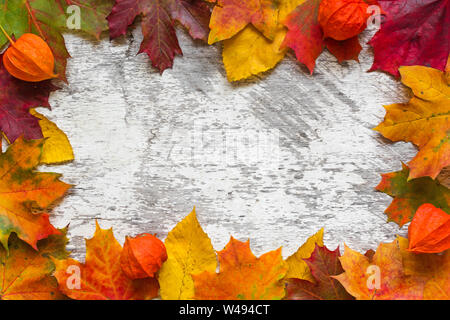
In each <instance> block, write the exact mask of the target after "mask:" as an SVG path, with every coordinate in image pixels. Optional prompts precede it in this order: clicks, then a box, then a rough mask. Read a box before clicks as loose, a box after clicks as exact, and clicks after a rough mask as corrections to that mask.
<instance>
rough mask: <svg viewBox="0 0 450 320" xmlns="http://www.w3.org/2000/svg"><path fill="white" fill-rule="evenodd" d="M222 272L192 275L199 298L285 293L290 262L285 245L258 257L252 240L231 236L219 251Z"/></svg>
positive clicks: (247, 297) (267, 296)
mask: <svg viewBox="0 0 450 320" xmlns="http://www.w3.org/2000/svg"><path fill="white" fill-rule="evenodd" d="M218 255H219V265H220V273H216V272H212V271H205V272H202V273H199V274H194V275H192V277H193V279H194V284H195V298H196V299H198V300H236V299H241V300H255V299H257V300H261V299H262V300H275V299H282V298H283V297H284V295H285V289H284V283H283V278H284V276H285V275H286V272H287V269H288V267H287V264H286V262H284V261H283V258H282V257H281V248H279V249H278V250H275V251H270V252H268V253H265V254H263V255H262V256H261V257H259V258H256V257H255V255H254V254H253V253H252V251H251V250H250V242H249V241H247V242H241V241H238V240H236V239H234V238H233V237H231V239H230V242H229V243H228V244H227V245H226V246H225V248H224V249H223V250H222V251H219V252H218Z"/></svg>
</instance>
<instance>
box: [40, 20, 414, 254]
mask: <svg viewBox="0 0 450 320" xmlns="http://www.w3.org/2000/svg"><path fill="white" fill-rule="evenodd" d="M178 34H179V37H180V44H181V47H182V49H183V51H184V57H179V58H176V60H175V65H174V68H173V69H172V70H167V71H166V72H164V74H163V75H162V76H160V75H159V73H158V72H156V71H155V70H154V69H152V68H151V65H150V62H149V61H148V59H147V57H146V56H144V55H139V56H136V53H137V52H138V48H139V44H140V41H141V39H142V36H141V33H140V30H139V28H135V30H134V31H133V32H132V33H130V34H129V35H128V37H127V38H123V39H122V40H119V41H113V42H110V41H109V40H108V39H107V37H104V39H103V40H102V41H101V42H98V43H96V42H93V41H92V39H88V38H84V37H82V36H80V35H73V34H72V35H67V36H66V42H67V46H68V49H69V52H70V53H71V55H72V56H73V58H72V59H70V60H69V65H68V78H69V82H70V84H69V85H68V86H64V88H63V89H62V90H61V91H59V92H57V93H55V94H53V95H52V96H51V104H52V106H53V110H52V111H50V112H46V111H43V113H45V114H46V115H47V116H48V117H49V118H50V119H51V120H53V121H55V122H56V123H57V124H58V125H59V127H60V128H61V129H63V130H64V131H65V132H66V133H67V135H68V136H69V138H70V140H71V142H72V145H73V148H74V151H75V156H76V161H75V162H73V163H71V164H67V165H63V166H56V167H54V166H52V167H50V168H42V169H41V170H49V169H50V170H51V171H57V172H61V173H63V174H64V181H66V182H68V183H72V184H75V185H76V187H75V188H74V189H73V190H72V191H71V192H70V194H69V195H68V196H67V197H66V198H65V200H64V201H63V202H62V203H61V204H60V205H59V206H57V207H56V208H55V210H54V211H53V215H52V222H53V223H54V224H55V225H57V226H58V227H62V226H64V225H66V224H67V223H69V222H70V237H71V242H70V249H71V250H73V252H74V255H75V256H76V257H83V256H84V250H85V248H84V240H83V238H84V237H91V236H92V234H93V232H94V229H95V219H98V221H99V223H100V225H101V226H102V227H104V228H106V227H110V226H113V227H114V230H115V234H116V236H117V238H118V239H119V241H121V242H122V241H123V238H124V236H125V235H127V234H131V235H135V234H138V233H141V232H151V233H157V234H158V235H160V236H161V237H162V238H165V236H166V234H167V232H168V231H170V230H171V229H172V228H173V227H174V226H175V224H176V223H177V222H178V221H180V220H181V219H182V218H183V217H184V216H185V215H187V214H188V213H189V212H190V211H191V210H192V207H193V206H196V208H197V212H198V218H199V220H200V222H201V224H202V226H203V227H204V229H205V230H206V232H207V233H208V234H209V236H210V237H211V239H212V242H213V245H214V247H215V248H216V249H218V250H219V249H222V248H223V246H224V245H225V244H226V243H227V241H228V240H229V237H230V235H233V236H235V237H237V238H238V239H241V240H244V239H247V238H250V239H251V245H252V248H253V250H254V251H255V253H257V254H258V255H259V254H262V253H263V252H265V251H267V250H272V249H275V248H277V247H279V246H283V248H284V249H283V255H284V256H288V255H290V254H292V253H293V252H294V251H295V250H296V249H297V247H298V246H299V245H300V244H302V243H303V242H304V241H305V240H306V238H307V237H308V236H310V235H311V234H313V233H314V232H316V231H317V230H318V229H319V228H321V227H325V231H326V233H325V241H326V244H327V245H328V246H329V247H331V248H334V247H335V246H337V245H338V244H339V245H341V246H342V244H343V243H344V242H345V243H346V244H348V245H350V246H351V247H352V248H354V249H358V250H366V249H369V248H376V246H377V244H378V243H379V242H382V241H391V240H392V239H394V237H395V235H396V234H397V233H401V234H404V233H405V230H406V229H405V228H404V229H403V230H399V229H398V227H397V225H395V224H393V223H390V224H387V223H386V216H385V215H384V214H383V211H384V209H385V208H386V207H387V206H388V204H389V202H390V201H391V199H390V197H388V196H386V195H384V194H382V193H378V192H375V191H374V187H375V186H376V185H377V184H378V182H379V174H380V173H382V172H389V171H394V170H399V169H400V168H401V163H400V161H401V160H403V161H405V162H406V161H409V160H410V159H411V158H412V156H413V155H414V153H415V150H414V148H413V147H412V146H411V145H409V144H404V143H397V144H391V143H389V142H388V141H386V140H385V139H383V138H381V137H380V135H378V134H377V133H376V132H374V131H372V130H371V128H373V127H374V126H375V125H376V124H378V123H379V121H380V120H381V119H382V118H383V116H384V109H383V108H382V105H383V104H390V103H393V102H399V101H406V100H407V97H408V92H407V90H406V89H405V88H404V87H403V86H402V85H401V84H400V83H399V82H398V81H396V80H394V79H393V78H391V77H390V76H387V75H385V74H383V73H379V72H375V73H367V72H366V70H368V69H369V67H370V65H371V62H372V53H371V51H370V49H369V48H367V47H365V48H364V52H363V54H362V55H361V56H360V59H361V63H360V64H358V63H356V62H350V63H345V64H344V65H343V66H341V65H339V64H338V63H337V62H336V60H335V58H334V57H332V56H331V55H330V54H328V53H324V54H323V55H322V56H321V57H320V58H319V60H318V63H317V69H316V71H315V74H314V75H313V76H310V75H309V74H308V73H307V72H306V71H305V69H304V68H303V67H301V66H299V64H298V63H297V62H296V61H295V59H294V58H293V57H292V56H288V57H287V58H286V59H285V60H284V61H283V62H282V63H281V64H280V65H279V66H278V67H277V68H276V69H275V70H273V71H272V72H269V73H267V74H265V75H264V76H261V77H256V78H254V79H252V80H251V81H246V82H243V83H240V84H230V83H228V82H227V80H226V76H225V71H224V68H223V65H222V62H221V49H220V46H216V47H214V46H206V45H203V44H202V43H199V42H194V41H192V40H191V39H190V38H189V37H188V36H187V35H186V34H185V32H183V31H180V32H178ZM365 39H366V40H367V39H368V35H366V37H365ZM240 129H243V130H250V131H249V132H250V137H252V132H253V133H255V132H256V131H259V132H260V134H262V136H264V135H265V136H267V137H272V138H273V137H275V138H276V136H277V134H278V136H279V140H278V141H279V142H277V140H275V141H272V142H270V141H269V142H268V143H267V144H265V145H263V147H265V148H266V149H265V150H270V148H272V149H273V150H274V153H273V154H272V155H273V156H278V159H279V163H275V165H274V162H273V161H272V162H269V163H267V162H268V161H267V159H266V158H259V159H258V160H260V162H259V163H255V161H253V162H249V161H234V162H231V163H227V161H225V160H224V159H225V156H229V155H230V154H231V153H232V152H234V151H235V149H234V147H237V149H238V150H246V149H245V148H247V147H246V141H245V139H241V140H238V141H237V145H235V146H234V147H227V148H225V151H226V152H227V154H225V155H224V154H221V153H220V152H221V150H222V151H223V149H221V146H220V145H219V146H217V143H216V145H215V146H214V147H215V148H213V147H211V145H210V144H208V143H209V142H210V141H209V140H208V137H211V136H214V137H216V138H217V137H221V136H222V137H225V138H226V136H227V134H230V133H231V135H233V134H236V133H238V132H240V131H239V130H240ZM252 130H254V131H252ZM201 132H203V134H204V136H203V138H204V139H205V140H203V141H201V140H200V142H201V144H200V145H201V146H202V147H205V149H204V150H202V148H201V147H200V148H199V147H198V145H199V144H198V143H199V140H198V134H199V133H201ZM192 137H194V138H192ZM193 139H194V140H193ZM250 140H251V139H250ZM249 143H250V144H252V143H253V142H251V141H250V142H249ZM186 150H187V151H186ZM192 150H193V151H192ZM277 150H278V152H277ZM191 151H192V152H191ZM189 155H191V156H192V155H193V156H194V158H192V157H191V156H189ZM272 160H273V159H272ZM274 161H276V158H275V160H274Z"/></svg>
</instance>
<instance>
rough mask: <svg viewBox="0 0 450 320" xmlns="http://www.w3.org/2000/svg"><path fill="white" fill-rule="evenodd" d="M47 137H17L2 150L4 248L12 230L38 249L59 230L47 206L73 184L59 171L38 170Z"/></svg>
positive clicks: (0, 181)
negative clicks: (30, 138) (38, 246)
mask: <svg viewBox="0 0 450 320" xmlns="http://www.w3.org/2000/svg"><path fill="white" fill-rule="evenodd" d="M43 144H44V140H30V141H26V140H23V139H22V138H19V139H17V140H16V142H15V143H14V144H12V145H11V146H10V147H9V148H8V150H7V151H6V152H5V153H3V154H0V242H1V243H2V244H3V246H4V247H5V248H7V246H8V238H9V235H10V234H11V233H12V232H15V233H16V234H17V235H18V237H19V238H20V239H22V240H24V241H25V242H27V243H28V244H29V245H31V246H32V247H33V248H35V249H36V250H37V247H36V243H37V241H38V240H41V239H44V238H46V237H48V236H49V235H52V234H57V233H58V231H57V230H56V229H55V228H54V227H53V226H52V225H51V224H50V222H49V218H48V214H46V213H36V209H38V210H46V209H48V208H49V207H50V206H51V205H52V204H53V203H55V202H56V201H57V200H58V199H60V198H62V197H63V196H64V194H65V193H66V191H67V190H68V189H69V188H70V187H71V186H70V185H68V184H65V183H63V182H61V181H60V180H59V177H60V176H61V175H59V174H56V173H44V172H35V171H34V170H35V168H36V166H37V165H38V164H39V162H40V158H41V154H42V146H43Z"/></svg>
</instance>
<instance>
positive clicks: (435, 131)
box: [374, 8, 450, 179]
mask: <svg viewBox="0 0 450 320" xmlns="http://www.w3.org/2000/svg"><path fill="white" fill-rule="evenodd" d="M449 10H450V8H449ZM400 73H401V75H402V82H403V83H404V84H405V85H406V86H408V87H410V88H411V89H412V91H413V93H414V97H413V98H412V99H411V100H410V101H409V102H408V103H405V104H400V103H396V104H392V105H389V106H385V109H386V116H385V118H384V121H383V122H382V123H381V124H380V125H378V126H377V127H376V128H375V129H374V130H376V131H378V132H380V133H381V134H382V135H383V136H384V137H386V138H388V139H390V140H392V141H406V142H412V143H414V144H415V145H416V146H417V147H418V148H419V152H418V153H417V155H416V156H415V157H414V159H413V160H412V161H411V162H410V163H409V168H410V170H411V172H410V174H409V179H414V178H419V177H424V176H429V177H431V178H433V179H434V178H436V177H437V175H438V174H439V172H440V171H441V169H442V168H444V167H446V166H448V165H450V118H449V114H450V87H449V85H448V83H447V80H446V78H445V75H444V73H443V72H442V71H439V70H436V69H432V68H427V67H421V66H413V67H401V68H400Z"/></svg>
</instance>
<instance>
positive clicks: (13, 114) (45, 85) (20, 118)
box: [0, 55, 58, 143]
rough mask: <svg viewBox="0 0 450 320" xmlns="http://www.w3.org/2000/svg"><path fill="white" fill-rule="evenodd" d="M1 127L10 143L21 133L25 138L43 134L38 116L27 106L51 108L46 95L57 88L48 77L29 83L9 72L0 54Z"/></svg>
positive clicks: (38, 136) (39, 136) (38, 137)
mask: <svg viewBox="0 0 450 320" xmlns="http://www.w3.org/2000/svg"><path fill="white" fill-rule="evenodd" d="M0 88H1V90H0V130H1V131H2V132H3V133H4V134H5V136H6V138H7V139H8V140H9V141H10V142H11V143H12V142H14V141H15V140H16V139H17V138H19V137H20V136H23V137H24V138H25V139H40V138H43V135H42V130H41V127H40V126H39V119H38V118H36V117H34V116H32V115H31V114H30V113H29V109H30V108H34V107H39V106H41V107H47V108H50V105H49V103H48V98H49V95H50V93H51V92H53V91H55V90H57V89H58V87H55V86H54V85H52V84H51V82H50V81H43V82H39V83H30V82H25V81H21V80H18V79H16V78H14V77H13V76H11V75H10V74H9V73H8V72H7V71H6V69H5V66H4V65H3V55H0Z"/></svg>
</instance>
